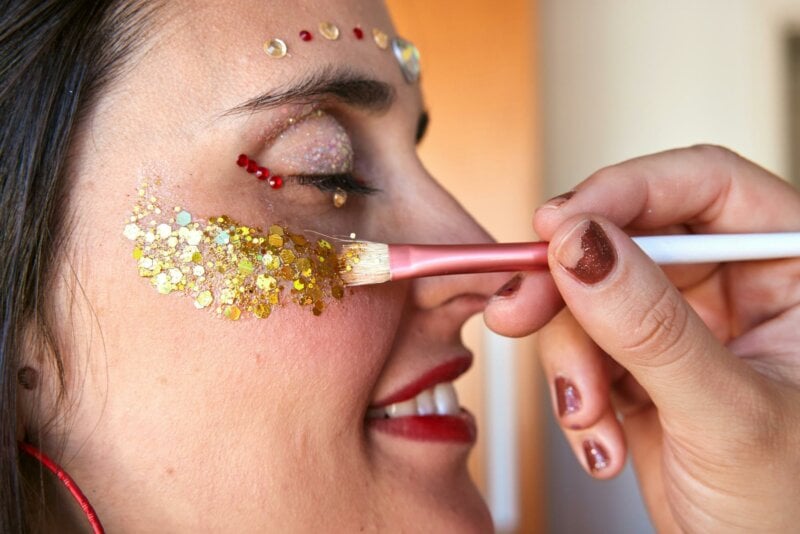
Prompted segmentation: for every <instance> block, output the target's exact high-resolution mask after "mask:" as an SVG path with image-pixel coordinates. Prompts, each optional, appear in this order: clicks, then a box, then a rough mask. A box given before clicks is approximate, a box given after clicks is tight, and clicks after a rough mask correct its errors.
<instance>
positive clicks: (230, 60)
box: [51, 0, 505, 532]
mask: <svg viewBox="0 0 800 534" xmlns="http://www.w3.org/2000/svg"><path fill="white" fill-rule="evenodd" d="M153 20H154V25H153V28H152V32H151V34H149V35H147V36H146V37H145V39H144V41H143V43H144V46H143V47H142V48H140V49H138V50H137V51H136V52H135V53H134V55H133V56H132V60H131V61H130V62H128V64H127V66H128V68H127V69H125V70H124V71H123V72H122V73H121V75H120V76H119V77H118V79H117V80H116V81H115V82H114V83H113V84H112V85H111V86H110V87H109V88H108V90H107V91H106V92H105V93H104V94H103V95H102V96H101V97H100V98H99V99H98V101H97V102H96V106H95V107H94V109H93V112H92V114H91V116H90V117H88V120H87V121H86V123H85V127H84V129H83V130H82V131H81V132H80V135H79V137H78V139H77V142H76V146H75V154H74V158H73V168H74V171H75V177H74V180H73V181H72V182H71V184H70V188H71V189H70V208H71V210H70V211H71V213H72V217H71V218H69V219H68V220H69V224H70V229H69V235H70V245H71V246H70V248H69V252H68V256H69V260H70V261H69V264H66V263H65V264H64V265H63V268H62V271H63V272H62V273H61V274H62V275H63V279H64V280H70V279H72V278H73V277H76V278H77V282H78V283H79V285H77V284H73V283H70V282H65V283H64V288H63V289H64V293H63V294H64V295H65V296H64V299H63V302H62V303H61V305H60V306H61V310H60V312H61V315H62V317H64V325H65V333H63V335H65V336H66V337H67V338H68V339H69V342H68V347H69V357H70V361H69V363H70V367H69V370H68V391H69V395H70V396H69V397H68V399H69V400H70V402H68V403H67V405H66V406H65V407H64V409H65V410H66V416H65V417H64V419H63V420H62V421H61V423H60V425H59V426H58V427H57V428H58V430H59V432H58V433H54V434H52V435H51V439H52V444H51V445H53V447H56V444H57V443H58V441H57V440H58V439H59V438H64V439H65V442H66V451H65V454H64V456H63V458H64V464H65V468H66V469H67V470H68V471H69V472H71V474H72V475H73V476H74V477H75V478H76V480H77V481H78V483H79V484H81V485H82V486H83V488H84V490H85V491H86V493H87V495H88V497H89V499H90V500H91V501H92V502H93V504H94V505H95V507H96V508H97V511H98V513H99V515H100V517H101V519H102V520H103V521H104V522H105V523H106V525H107V526H108V527H110V528H111V530H113V531H116V530H126V529H130V530H137V529H146V527H148V526H149V527H152V525H155V524H157V525H159V528H160V529H162V530H164V531H200V530H208V531H221V530H225V529H230V530H238V531H250V532H255V531H261V532H266V531H288V530H304V531H328V532H330V531H340V532H341V531H358V530H362V529H366V530H378V529H381V530H384V529H390V530H393V531H415V530H419V529H420V528H421V527H420V525H424V527H422V528H423V529H424V530H426V531H440V530H447V531H453V532H466V531H470V530H472V529H475V530H486V529H489V528H491V523H490V519H489V517H488V513H487V510H486V508H485V505H484V504H483V502H482V500H481V499H480V497H479V495H478V492H477V491H476V489H475V487H474V486H473V484H472V482H471V481H470V479H469V477H468V474H467V470H466V457H467V454H468V452H469V450H470V448H471V446H472V444H473V441H474V434H473V433H472V428H471V422H470V418H469V417H468V416H466V415H465V414H455V415H452V413H453V412H454V410H453V407H452V406H451V407H450V408H447V409H446V408H444V407H440V408H439V409H440V410H445V411H448V412H450V413H451V415H450V416H449V417H442V416H439V417H436V416H426V417H405V418H400V417H393V418H391V419H385V418H384V417H386V416H385V415H384V412H391V414H392V415H402V414H404V413H408V412H406V411H404V410H408V408H409V406H410V404H409V403H405V404H400V405H397V404H395V405H392V406H388V407H384V409H383V410H377V411H376V410H374V408H375V407H376V406H379V405H385V404H386V402H387V401H404V400H408V399H409V398H414V396H415V395H416V394H418V393H420V392H421V391H422V390H424V389H427V388H432V387H433V386H434V385H435V384H436V383H439V382H442V383H447V382H450V381H452V380H454V379H455V378H456V375H458V374H460V373H461V372H463V371H464V370H465V369H466V367H467V365H468V363H469V360H470V359H471V356H470V353H469V352H468V351H467V350H466V349H465V348H464V346H463V345H462V343H461V341H460V334H459V331H460V328H461V326H462V324H463V323H464V321H465V320H466V319H467V318H468V317H469V316H471V315H473V314H475V313H477V312H479V311H480V310H482V309H483V306H484V304H485V301H486V299H487V297H488V296H489V295H491V294H492V293H493V292H494V290H495V289H497V287H499V285H501V284H502V282H503V279H504V278H505V277H504V276H489V275H479V276H463V277H443V278H437V279H424V280H418V281H414V282H410V283H392V284H385V285H381V286H367V287H361V288H355V289H347V290H346V291H345V293H346V294H345V295H344V297H343V298H342V299H341V300H339V299H336V298H330V297H329V296H324V297H323V298H322V300H323V301H324V309H323V310H322V313H321V314H320V315H315V314H314V313H312V308H313V306H300V305H297V304H292V303H291V302H288V300H286V301H285V302H286V303H285V304H283V305H275V306H273V307H272V308H271V310H272V311H271V314H270V315H269V317H267V318H257V317H255V316H254V314H253V313H249V312H247V311H246V310H243V311H242V314H241V317H240V318H239V319H238V320H236V321H234V320H231V318H230V317H228V318H226V317H225V312H224V310H222V306H217V304H218V303H217V302H216V301H215V302H214V303H212V304H211V305H209V306H207V307H205V308H202V309H198V307H197V306H196V305H195V300H196V299H195V298H194V297H193V296H192V295H191V292H189V291H188V290H184V291H180V290H177V289H176V290H174V291H167V293H169V294H162V293H163V292H162V293H160V292H159V291H158V290H157V289H156V287H155V285H154V282H153V279H152V277H146V276H140V269H139V267H140V266H137V261H138V260H140V259H141V258H140V257H139V256H137V258H136V259H135V258H134V257H132V254H133V252H132V251H133V249H134V246H135V245H136V243H134V242H132V241H131V239H129V238H128V237H131V236H128V237H126V236H125V235H123V230H124V229H125V227H126V224H127V223H129V221H130V217H131V214H132V210H133V208H134V206H136V205H137V203H138V204H139V205H141V203H142V202H144V204H149V203H151V200H150V198H149V195H150V194H152V195H153V197H154V198H156V203H155V204H157V205H158V206H160V207H161V208H163V210H162V214H161V216H162V217H164V218H166V219H167V220H168V221H169V219H170V217H172V218H173V219H174V215H175V213H176V212H174V210H173V208H174V207H175V206H180V207H181V208H182V209H185V210H186V211H187V212H190V213H191V216H192V218H193V221H195V220H196V221H208V220H209V219H210V218H213V217H216V216H221V215H225V216H228V217H230V218H231V219H233V220H235V221H237V222H238V223H239V224H240V225H247V226H249V227H251V228H254V227H258V228H261V229H264V230H265V231H267V229H268V228H270V226H272V225H275V224H280V225H282V226H285V227H288V228H291V229H294V230H295V231H297V232H300V233H303V234H304V235H305V236H308V237H309V239H316V238H317V237H318V234H317V232H318V233H320V234H324V235H326V236H334V237H336V236H340V237H346V236H348V235H350V234H351V233H352V232H354V233H355V234H356V236H357V238H358V239H367V240H372V241H378V242H479V241H485V240H487V239H488V237H487V236H486V234H485V233H484V232H483V231H482V230H481V229H480V228H479V227H478V226H477V225H476V224H475V223H474V222H473V221H472V220H471V219H470V218H469V216H468V215H466V214H465V213H464V212H463V211H462V210H461V208H460V207H459V206H458V204H457V203H456V202H455V201H454V200H453V199H452V198H451V197H450V196H449V195H448V194H447V193H446V192H445V191H443V190H442V189H441V188H440V187H439V186H438V185H437V183H436V182H435V181H434V180H433V179H432V178H431V177H430V176H429V175H428V174H427V173H426V171H425V169H424V168H423V167H422V165H421V163H420V161H419V160H418V158H417V156H416V152H415V149H416V143H417V141H418V139H417V138H418V134H419V127H420V123H421V122H424V121H423V120H422V117H423V114H424V111H425V104H424V101H423V98H422V95H421V92H420V88H419V85H418V84H417V83H408V82H406V81H405V79H404V77H403V74H402V72H401V69H400V67H399V64H398V62H397V60H396V59H395V57H394V55H393V53H392V51H391V47H389V49H388V50H384V49H381V48H380V47H379V46H377V45H376V43H375V42H374V40H373V35H372V28H379V29H382V30H383V31H385V32H386V33H387V34H388V35H389V36H394V35H395V32H394V29H393V27H392V23H391V21H390V19H389V15H388V14H387V12H386V10H385V8H384V7H383V6H382V5H381V4H380V3H378V2H374V1H372V0H344V1H342V0H337V1H324V0H319V1H305V2H302V3H298V2H296V1H289V0H286V1H271V2H252V1H247V0H238V1H230V2H224V3H223V2H198V1H194V0H193V1H191V2H189V1H184V2H181V1H173V2H168V3H166V5H165V6H164V7H161V8H159V10H158V11H156V12H155V17H154V19H153ZM326 21H330V22H333V23H335V24H336V25H337V26H338V27H339V29H340V31H341V36H340V37H339V39H338V40H335V41H332V40H327V39H325V38H324V37H323V36H322V35H321V34H320V33H319V30H318V24H319V23H320V22H326ZM356 26H358V27H360V28H362V29H363V33H364V37H363V39H357V38H356V36H355V34H354V33H353V28H354V27H356ZM302 30H308V31H309V32H311V33H312V40H310V41H303V40H301V39H300V37H299V33H300V31H302ZM271 38H282V39H283V40H284V41H285V42H286V43H287V46H288V54H287V55H286V56H285V57H282V58H274V57H270V56H269V55H267V54H266V53H265V52H264V50H263V44H264V42H265V41H267V40H269V39H271ZM298 94H299V95H302V96H299V97H298V96H297V95H298ZM276 95H282V96H278V97H276V98H273V97H275V96H276ZM287 95H294V96H295V97H294V98H288V97H286V96H287ZM245 103H247V104H245ZM239 154H246V155H247V156H248V157H249V158H251V159H253V160H256V161H258V163H259V165H263V166H266V167H269V168H270V170H271V172H272V173H273V174H280V175H282V176H283V177H284V184H283V187H280V188H272V187H270V186H269V184H268V182H266V181H262V180H258V179H257V178H256V177H255V175H254V174H249V173H247V171H246V169H244V168H242V167H240V166H238V165H237V157H238V156H239ZM453 157H458V154H453ZM333 171H337V172H339V173H344V174H347V173H350V172H352V174H353V175H354V176H355V177H356V179H357V180H360V181H362V182H363V183H364V184H366V185H367V186H369V187H370V188H373V189H375V190H376V192H374V193H371V194H360V193H358V192H357V190H356V191H350V192H348V195H347V197H348V198H347V202H346V203H345V204H344V206H342V207H339V208H337V207H335V206H334V202H333V193H332V190H334V189H335V187H334V186H337V187H338V186H339V185H342V186H343V187H345V189H346V188H347V187H351V186H352V184H350V183H344V182H336V183H334V184H333V185H331V184H330V183H328V184H325V183H323V184H322V189H323V190H321V189H320V188H318V187H317V185H318V184H314V183H311V182H313V181H315V180H316V178H314V179H308V178H305V179H301V178H297V177H298V176H301V175H320V174H323V175H324V174H331V173H332V172H333ZM326 179H327V178H326ZM142 184H148V187H150V188H152V191H149V192H148V193H147V194H146V195H145V197H144V200H142V197H140V196H139V193H138V192H139V190H140V189H141V188H142ZM356 189H357V188H356ZM176 224H177V223H174V221H173V223H171V227H172V228H173V229H175V228H177V226H176ZM141 225H142V226H143V227H144V229H143V231H146V230H147V227H146V225H147V220H144V221H142V222H141ZM140 237H141V236H140ZM204 250H205V252H204V253H205V254H210V252H208V248H207V249H204ZM140 252H141V251H140ZM162 252H163V250H162ZM240 252H241V251H237V250H233V252H232V253H231V254H232V255H233V257H234V258H235V257H236V254H238V253H240ZM137 254H139V253H137ZM144 254H145V255H147V254H148V252H147V251H145V253H144ZM165 254H166V253H165ZM206 259H208V257H206V258H204V261H203V262H201V263H200V265H204V263H205V260H206ZM229 260H230V257H229V258H227V259H226V260H224V261H229ZM227 267H230V266H229V265H226V268H227ZM234 269H235V267H234ZM73 272H74V275H73V274H72V273H73ZM209 283H210V284H211V286H210V287H211V290H212V293H213V295H214V297H215V298H216V299H219V295H220V291H221V290H222V289H224V287H223V286H224V285H225V284H229V283H230V279H229V277H228V275H226V274H224V273H223V274H220V275H219V276H217V277H216V278H215V279H214V280H213V281H212V282H209ZM241 291H242V292H252V291H254V288H252V287H249V286H247V284H244V287H243V288H242V289H241ZM290 291H291V288H285V292H284V295H283V296H284V297H285V296H287V295H289V294H290V293H289V292H290ZM218 309H219V310H221V311H220V313H218V311H217V310H218ZM438 389H439V392H438V394H439V398H438V400H439V403H440V404H442V405H443V406H445V405H447V399H448V394H447V393H446V390H447V387H446V386H440V387H439V388H438ZM435 398H436V397H435V396H434V399H435ZM426 399H428V400H427V401H426ZM429 400H430V397H428V396H426V394H423V398H422V400H421V401H420V403H419V407H418V408H417V410H423V411H425V408H424V406H426V402H429ZM434 404H435V403H434ZM412 411H413V408H412ZM455 411H457V410H455ZM369 414H371V416H370V415H369ZM376 415H377V416H378V418H377V419H375V418H374V416H376Z"/></svg>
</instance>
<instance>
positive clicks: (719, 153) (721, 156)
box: [689, 143, 740, 161]
mask: <svg viewBox="0 0 800 534" xmlns="http://www.w3.org/2000/svg"><path fill="white" fill-rule="evenodd" d="M689 150H690V151H692V152H696V153H698V155H700V156H701V157H702V158H703V159H708V158H710V159H712V160H718V161H726V160H729V159H731V158H738V157H740V156H739V155H738V154H737V153H736V152H734V151H733V150H731V149H730V148H728V147H725V146H722V145H714V144H709V143H701V144H697V145H693V146H691V147H689Z"/></svg>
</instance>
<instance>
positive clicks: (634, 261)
mask: <svg viewBox="0 0 800 534" xmlns="http://www.w3.org/2000/svg"><path fill="white" fill-rule="evenodd" d="M548 259H549V262H550V270H551V273H552V275H553V279H554V280H555V283H556V285H557V286H558V288H559V291H560V292H561V295H562V297H563V298H564V301H565V303H566V305H567V306H568V307H569V309H570V311H571V312H572V314H573V316H574V317H575V319H576V320H577V321H578V323H580V325H581V326H582V327H583V329H584V330H585V331H586V332H587V334H588V335H589V336H590V337H591V338H592V339H593V340H594V341H595V343H597V344H598V345H599V346H600V348H601V349H603V350H604V351H605V352H606V353H607V354H608V355H609V356H611V357H612V358H614V359H615V360H616V361H617V362H619V363H620V364H621V365H622V366H624V367H625V368H626V369H628V371H629V372H630V373H631V374H632V375H633V376H634V377H635V378H636V380H637V382H638V383H639V384H641V385H642V387H644V389H645V390H646V391H647V393H648V394H649V395H650V397H651V398H652V400H653V402H654V403H655V405H656V406H657V407H658V408H659V410H660V411H661V412H662V414H664V415H665V416H667V417H673V418H675V420H678V421H683V422H685V423H687V424H689V425H698V424H699V425H710V427H711V428H718V429H720V430H724V429H725V425H726V424H727V425H730V424H732V421H731V419H732V418H734V417H735V412H736V409H735V408H734V405H735V403H732V402H727V399H737V398H738V399H743V395H745V394H746V392H747V391H749V390H751V389H752V388H750V387H748V386H749V385H750V384H751V383H752V374H751V373H752V371H751V370H750V369H749V368H748V367H747V366H746V365H745V364H744V363H742V362H741V361H740V360H739V359H737V358H734V357H733V356H732V355H731V354H730V353H729V352H728V351H727V350H726V349H725V348H724V347H723V346H722V345H721V344H720V343H719V342H718V341H717V340H716V338H715V337H714V335H713V334H712V333H711V332H710V331H709V330H708V329H707V328H706V326H705V325H704V324H703V322H702V320H701V319H700V318H699V317H698V316H697V315H696V314H695V313H694V311H693V310H692V309H691V307H690V306H689V305H688V304H686V302H685V301H684V300H683V298H682V297H681V295H680V293H679V292H678V290H677V289H675V287H674V286H672V284H670V283H669V281H668V280H667V278H666V277H665V276H664V273H663V272H662V271H661V270H660V269H659V268H658V267H657V266H656V265H655V264H653V262H652V261H651V260H650V259H649V258H648V257H647V256H645V255H644V253H643V252H642V251H641V250H640V249H639V248H638V247H637V246H636V245H635V244H634V243H633V241H631V239H630V238H629V237H628V236H627V235H626V234H625V233H624V232H622V231H621V230H619V229H618V228H616V227H615V226H614V225H613V224H611V223H610V222H608V221H604V220H602V219H599V218H594V219H588V218H585V217H576V218H574V219H572V220H569V221H567V222H566V223H565V224H564V225H563V227H562V228H559V229H558V230H557V231H556V233H555V234H554V237H553V240H552V242H551V246H550V250H549V258H548ZM721 425H722V426H721Z"/></svg>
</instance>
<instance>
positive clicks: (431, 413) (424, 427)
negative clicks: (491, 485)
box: [367, 356, 477, 443]
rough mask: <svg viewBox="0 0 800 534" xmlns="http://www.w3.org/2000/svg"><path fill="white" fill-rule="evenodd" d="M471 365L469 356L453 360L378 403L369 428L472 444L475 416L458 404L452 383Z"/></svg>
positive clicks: (370, 415) (408, 436) (369, 417)
mask: <svg viewBox="0 0 800 534" xmlns="http://www.w3.org/2000/svg"><path fill="white" fill-rule="evenodd" d="M470 365H472V358H471V357H470V356H463V357H459V358H455V359H452V360H450V361H448V362H445V363H443V364H441V365H439V366H437V367H435V368H433V369H431V370H429V371H428V372H426V373H425V374H423V375H422V376H420V377H419V378H417V379H416V380H414V381H413V382H411V383H409V384H407V385H405V386H404V387H402V388H400V389H399V390H397V391H396V392H394V393H392V394H391V395H389V396H387V397H385V398H383V399H381V400H380V401H378V402H376V403H375V404H374V405H373V406H371V407H370V409H369V411H368V413H367V426H368V428H370V429H374V430H376V431H379V432H384V433H387V434H389V435H392V436H397V437H401V438H406V439H410V440H414V441H435V442H459V443H473V442H474V441H475V438H476V435H477V431H476V426H475V419H474V417H473V416H472V414H470V413H469V412H468V411H466V410H464V409H463V408H461V407H460V406H459V403H458V395H457V394H456V391H455V388H453V385H452V384H451V383H450V382H451V381H452V380H454V379H455V378H457V377H458V376H460V375H461V374H463V373H464V372H466V371H467V369H469V367H470Z"/></svg>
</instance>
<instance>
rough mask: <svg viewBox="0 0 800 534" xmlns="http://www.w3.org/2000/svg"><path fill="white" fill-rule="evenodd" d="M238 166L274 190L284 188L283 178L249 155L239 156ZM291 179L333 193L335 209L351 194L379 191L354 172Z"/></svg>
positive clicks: (299, 183)
mask: <svg viewBox="0 0 800 534" xmlns="http://www.w3.org/2000/svg"><path fill="white" fill-rule="evenodd" d="M236 165H238V166H239V167H241V168H242V169H243V170H244V171H245V172H247V173H248V174H252V175H254V176H255V178H257V179H258V180H261V181H266V182H267V183H268V184H269V186H270V187H271V188H272V189H280V188H281V187H283V177H282V176H279V175H274V174H272V173H271V172H270V170H269V169H268V168H267V167H264V166H261V165H259V163H258V162H257V161H256V160H254V159H251V158H250V157H249V156H247V154H239V157H238V158H236ZM289 178H291V179H293V180H294V181H295V182H296V183H297V184H298V185H301V186H313V187H316V188H317V189H318V190H319V191H321V192H323V193H332V197H331V199H332V201H333V206H334V207H335V208H341V207H342V206H344V205H345V203H347V197H348V195H350V194H353V195H360V196H366V195H370V194H372V193H375V192H376V191H377V189H375V188H373V187H370V186H368V185H367V184H365V183H364V182H363V181H361V180H359V179H358V178H356V176H355V175H354V174H353V173H352V172H340V173H314V174H293V175H290V176H289Z"/></svg>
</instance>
